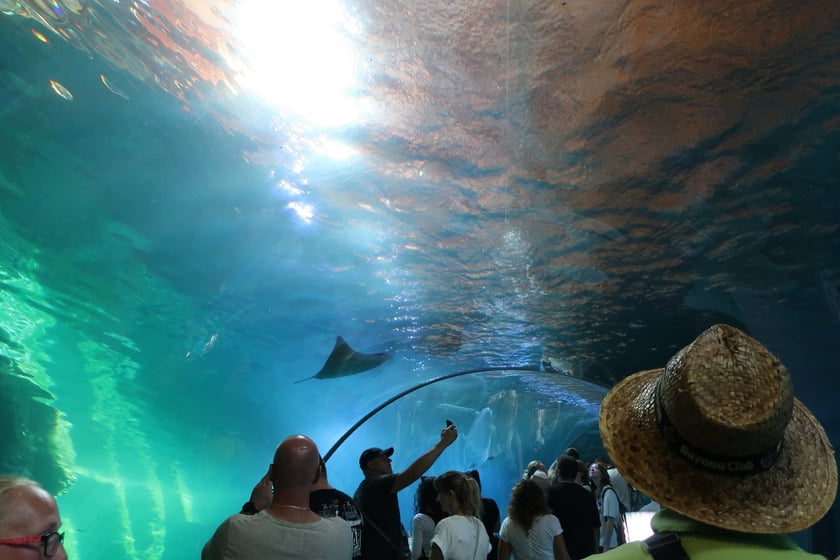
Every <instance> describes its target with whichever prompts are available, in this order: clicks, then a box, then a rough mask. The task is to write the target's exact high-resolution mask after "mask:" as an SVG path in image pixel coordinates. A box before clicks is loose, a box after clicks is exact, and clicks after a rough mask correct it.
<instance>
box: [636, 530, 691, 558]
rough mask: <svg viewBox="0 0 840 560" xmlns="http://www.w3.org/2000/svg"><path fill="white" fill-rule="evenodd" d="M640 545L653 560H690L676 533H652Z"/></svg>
mask: <svg viewBox="0 0 840 560" xmlns="http://www.w3.org/2000/svg"><path fill="white" fill-rule="evenodd" d="M642 545H643V546H644V548H645V550H647V551H648V553H649V554H650V555H651V556H653V558H654V560H690V559H689V557H688V553H686V551H685V549H684V548H683V546H682V544H681V543H680V536H679V535H678V534H676V533H654V534H653V535H651V536H650V537H648V538H646V539H645V540H644V542H643V543H642Z"/></svg>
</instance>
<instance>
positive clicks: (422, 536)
mask: <svg viewBox="0 0 840 560" xmlns="http://www.w3.org/2000/svg"><path fill="white" fill-rule="evenodd" d="M434 535H435V520H434V519H432V518H431V517H429V516H428V515H426V514H425V513H418V514H417V515H415V516H414V518H413V519H412V520H411V538H412V541H411V557H412V558H414V560H417V558H420V557H421V556H423V555H424V554H425V555H426V556H427V557H428V556H429V552H430V551H431V550H432V537H433V536H434Z"/></svg>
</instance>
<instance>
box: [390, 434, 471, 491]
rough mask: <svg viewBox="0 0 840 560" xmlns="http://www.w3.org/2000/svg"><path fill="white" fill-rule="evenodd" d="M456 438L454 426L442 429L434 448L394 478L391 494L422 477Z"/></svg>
mask: <svg viewBox="0 0 840 560" xmlns="http://www.w3.org/2000/svg"><path fill="white" fill-rule="evenodd" d="M457 438H458V429H457V428H456V427H455V426H454V425H452V426H449V427H448V428H444V429H442V430H441V431H440V441H438V442H437V443H436V444H435V446H434V447H432V448H431V449H429V450H428V451H426V452H425V453H423V454H422V455H420V456H419V457H418V458H417V459H415V460H414V462H413V463H411V465H409V467H408V468H407V469H405V470H404V471H402V472H400V473H399V474H398V475H397V476H396V477H395V478H394V485H393V486H392V487H391V493H392V494H396V493H397V492H399V491H400V490H402V489H403V488H405V487H407V486H409V485H411V484H412V483H414V482H415V481H416V480H417V479H419V478H420V477H421V476H423V473H425V472H426V471H427V470H429V468H430V467H431V466H432V465H434V464H435V461H437V459H438V457H440V456H441V454H442V453H443V451H444V449H446V448H447V447H449V446H450V445H452V442H454V441H455V440H456V439H457Z"/></svg>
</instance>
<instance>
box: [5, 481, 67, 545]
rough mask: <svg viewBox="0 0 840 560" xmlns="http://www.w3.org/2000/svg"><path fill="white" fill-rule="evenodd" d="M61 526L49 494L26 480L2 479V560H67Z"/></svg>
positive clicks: (52, 499)
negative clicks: (52, 559) (60, 530)
mask: <svg viewBox="0 0 840 560" xmlns="http://www.w3.org/2000/svg"><path fill="white" fill-rule="evenodd" d="M60 527H61V516H60V515H59V514H58V505H56V503H55V499H54V498H53V497H52V496H51V495H50V493H49V492H47V491H46V490H44V489H43V488H41V486H40V485H39V484H38V483H37V482H34V481H32V480H29V479H27V478H21V477H9V476H2V477H0V559H2V560H36V559H38V558H54V559H55V560H67V552H65V551H64V544H63V542H64V533H59V532H58V529H59V528H60Z"/></svg>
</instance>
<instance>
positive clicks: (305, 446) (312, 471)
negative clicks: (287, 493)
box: [272, 435, 321, 490]
mask: <svg viewBox="0 0 840 560" xmlns="http://www.w3.org/2000/svg"><path fill="white" fill-rule="evenodd" d="M320 459H321V455H320V453H319V452H318V446H317V445H315V442H314V441H312V440H311V439H309V438H308V437H306V436H303V435H295V436H289V437H287V438H286V439H284V440H283V441H282V442H281V443H280V445H278V446H277V450H276V451H275V452H274V469H273V478H272V482H273V483H274V488H275V490H276V489H277V488H299V487H302V486H305V487H307V488H308V487H310V486H312V483H313V482H314V481H315V480H316V479H317V477H318V463H319V461H320Z"/></svg>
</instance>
